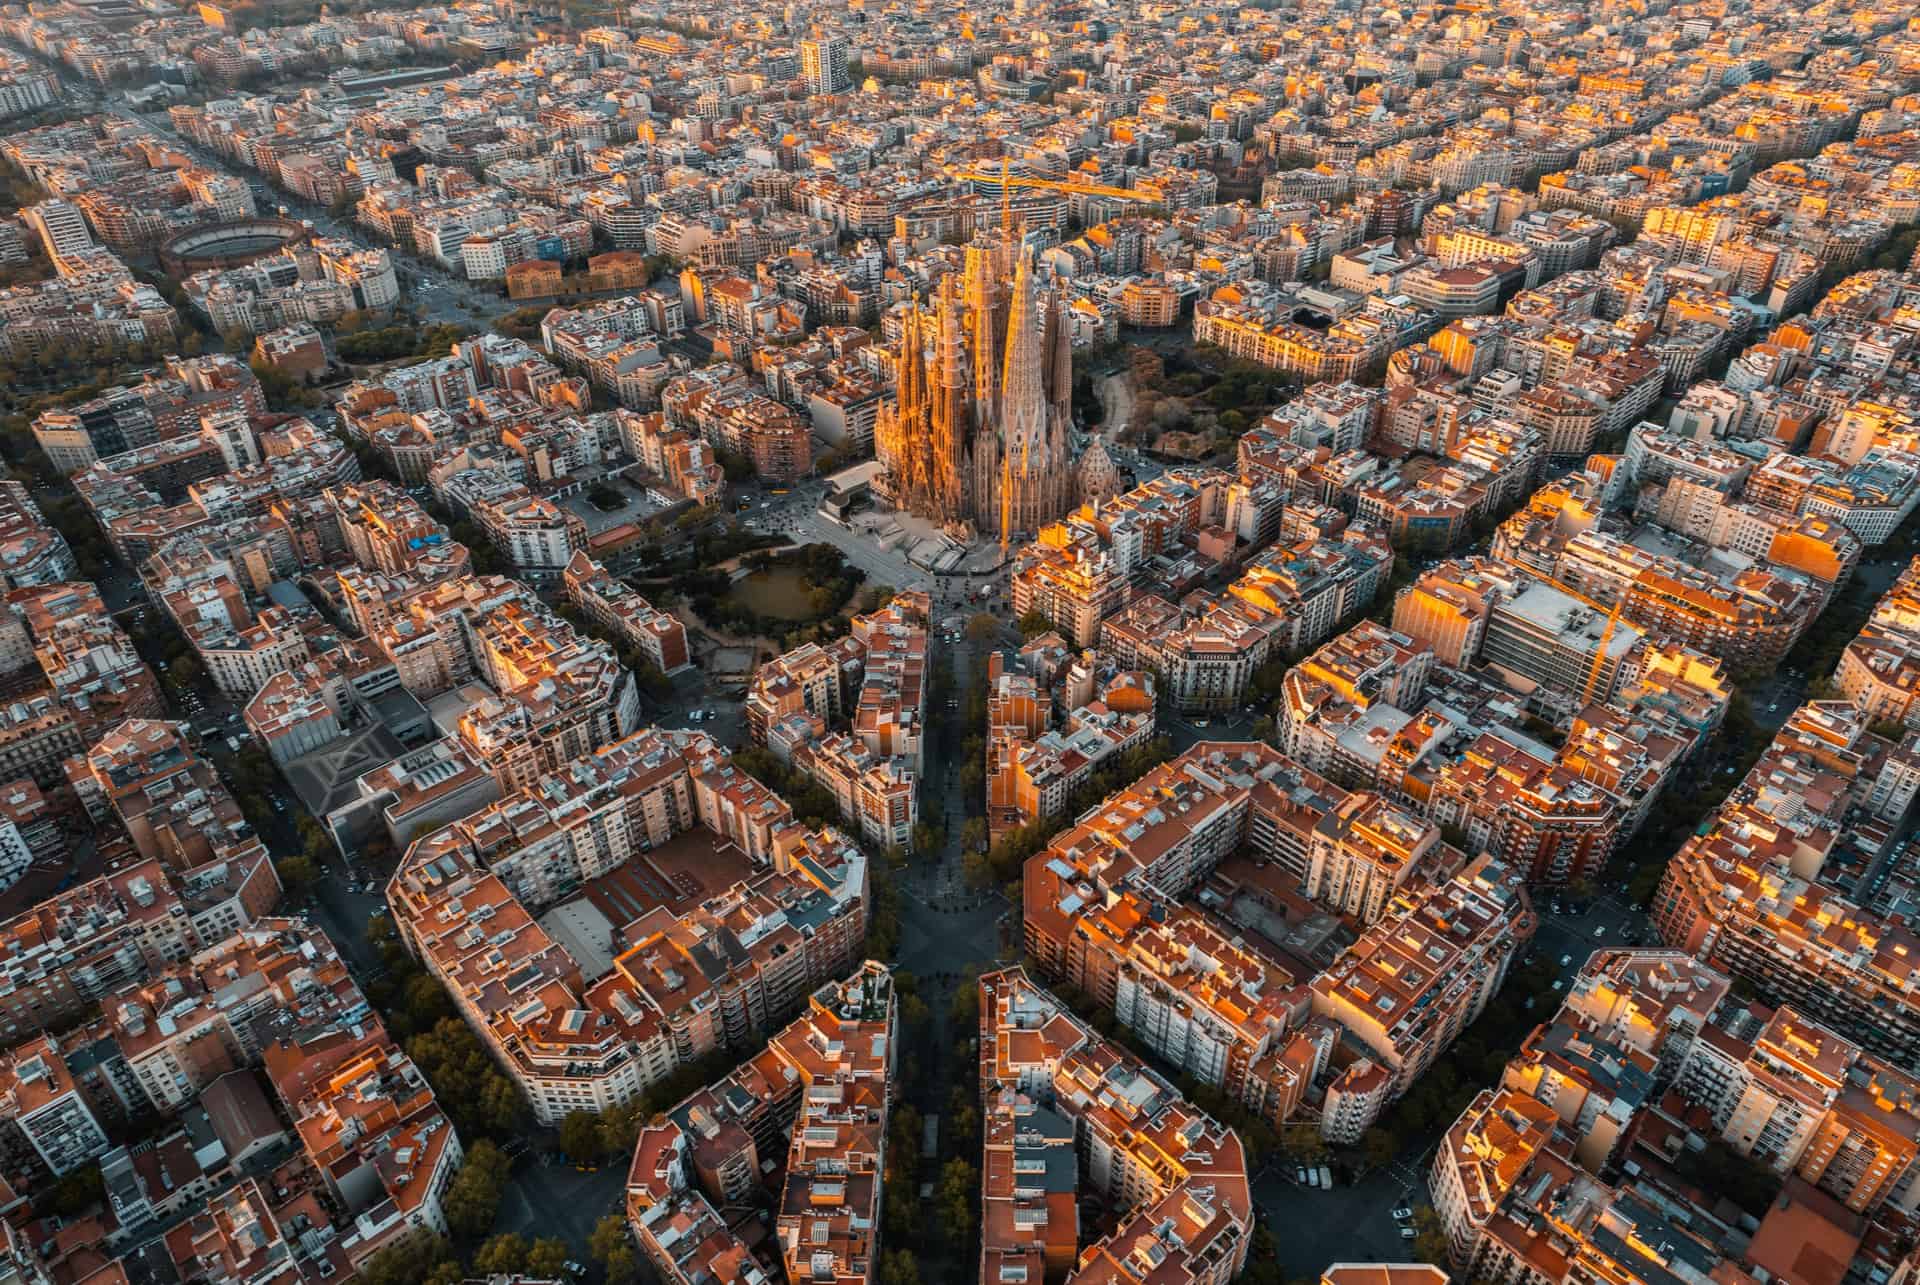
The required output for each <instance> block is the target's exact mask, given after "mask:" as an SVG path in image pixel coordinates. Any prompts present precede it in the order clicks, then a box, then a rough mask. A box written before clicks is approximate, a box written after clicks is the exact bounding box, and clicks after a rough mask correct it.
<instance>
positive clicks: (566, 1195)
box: [493, 1152, 644, 1273]
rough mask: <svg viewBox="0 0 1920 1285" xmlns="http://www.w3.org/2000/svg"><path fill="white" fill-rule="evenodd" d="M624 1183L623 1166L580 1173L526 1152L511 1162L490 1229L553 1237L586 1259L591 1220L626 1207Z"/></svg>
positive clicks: (588, 1255) (528, 1236)
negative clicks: (505, 1186) (496, 1214)
mask: <svg viewBox="0 0 1920 1285" xmlns="http://www.w3.org/2000/svg"><path fill="white" fill-rule="evenodd" d="M626 1183H627V1170H626V1166H625V1165H621V1164H608V1165H602V1166H600V1168H599V1169H597V1170H595V1171H594V1172H591V1173H583V1172H582V1171H580V1170H579V1169H576V1168H575V1167H574V1166H572V1165H569V1164H558V1165H548V1164H543V1163H541V1160H540V1156H539V1155H538V1154H536V1153H534V1152H529V1153H528V1154H526V1155H524V1156H522V1157H521V1158H520V1160H519V1162H518V1163H517V1164H515V1166H514V1169H513V1175H512V1177H511V1179H510V1180H509V1181H508V1183H507V1190H506V1193H505V1195H503V1196H502V1197H501V1200H500V1213H499V1215H498V1216H497V1217H496V1218H495V1220H494V1224H493V1231H494V1234H495V1235H501V1234H503V1233H506V1232H516V1233H518V1234H519V1235H522V1236H525V1237H526V1238H527V1239H528V1240H538V1239H540V1238H542V1237H552V1236H557V1237H559V1238H560V1239H562V1240H564V1241H566V1242H567V1244H568V1245H569V1246H571V1247H572V1256H573V1257H574V1258H575V1259H577V1260H579V1261H580V1262H583V1263H585V1262H590V1261H591V1256H590V1254H589V1252H588V1250H587V1242H588V1240H589V1239H590V1238H591V1237H592V1235H593V1225H594V1224H595V1223H597V1222H599V1221H600V1220H601V1219H602V1218H604V1217H605V1216H606V1215H608V1214H617V1213H620V1212H622V1211H623V1210H624V1208H625V1203H624V1202H625V1199H626ZM642 1261H644V1259H643V1260H642ZM595 1270H596V1273H597V1270H598V1269H597V1268H596V1269H595Z"/></svg>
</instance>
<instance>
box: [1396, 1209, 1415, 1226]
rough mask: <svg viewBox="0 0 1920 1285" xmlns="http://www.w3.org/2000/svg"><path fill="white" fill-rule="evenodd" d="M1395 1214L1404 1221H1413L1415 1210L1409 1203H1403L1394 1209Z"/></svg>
mask: <svg viewBox="0 0 1920 1285" xmlns="http://www.w3.org/2000/svg"><path fill="white" fill-rule="evenodd" d="M1393 1216H1394V1217H1395V1218H1397V1219H1399V1220H1400V1221H1401V1222H1403V1223H1410V1222H1412V1221H1413V1210H1412V1208H1411V1207H1409V1206H1407V1205H1402V1206H1400V1208H1398V1209H1396V1210H1394V1211H1393Z"/></svg>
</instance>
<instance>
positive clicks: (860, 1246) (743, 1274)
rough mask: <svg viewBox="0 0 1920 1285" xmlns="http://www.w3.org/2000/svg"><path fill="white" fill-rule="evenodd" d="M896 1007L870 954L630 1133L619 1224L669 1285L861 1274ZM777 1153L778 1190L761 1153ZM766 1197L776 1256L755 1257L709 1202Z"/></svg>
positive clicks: (881, 1164)
mask: <svg viewBox="0 0 1920 1285" xmlns="http://www.w3.org/2000/svg"><path fill="white" fill-rule="evenodd" d="M897 1032H898V1004H897V999H896V997H895V995H894V992H893V979H892V977H891V976H890V975H889V974H888V972H887V970H886V969H885V968H884V967H883V966H882V965H880V964H877V963H875V962H873V961H871V960H869V961H867V962H866V963H864V964H863V965H861V966H860V968H859V969H858V970H857V971H856V972H855V973H854V974H853V975H852V976H851V977H849V978H847V979H846V980H845V981H841V982H832V983H828V984H826V985H824V986H821V987H819V988H818V989H816V990H815V991H814V992H813V993H812V994H811V995H810V996H809V997H808V1000H807V1005H806V1008H805V1010H804V1011H803V1012H802V1013H801V1014H800V1016H799V1017H797V1018H796V1019H795V1020H794V1021H793V1022H792V1023H791V1024H790V1025H789V1026H787V1027H786V1028H785V1029H784V1030H782V1031H780V1032H778V1033H777V1034H775V1035H774V1036H773V1037H772V1038H770V1039H769V1040H768V1041H767V1043H766V1047H765V1048H764V1049H763V1050H762V1051H760V1052H759V1053H757V1054H754V1055H753V1056H751V1057H749V1058H748V1059H747V1060H746V1061H745V1062H743V1063H742V1064H741V1065H740V1066H739V1068H738V1069H736V1070H735V1071H733V1072H732V1073H731V1074H730V1075H728V1076H726V1077H725V1078H724V1079H721V1080H719V1081H717V1082H715V1083H714V1084H711V1085H709V1086H707V1087H705V1088H703V1089H700V1090H698V1091H696V1092H695V1093H693V1094H692V1095H691V1096H689V1097H687V1098H686V1099H684V1100H683V1101H681V1102H680V1103H679V1104H677V1105H676V1106H674V1107H672V1108H670V1109H668V1110H667V1111H666V1112H665V1113H663V1114H662V1115H660V1116H657V1117H655V1119H654V1120H653V1121H651V1122H649V1123H648V1124H647V1125H646V1126H645V1127H643V1128H642V1129H641V1131H640V1138H639V1143H638V1145H637V1146H636V1147H635V1148H634V1155H633V1161H632V1164H631V1166H630V1167H629V1169H628V1172H627V1188H626V1214H627V1225H628V1228H629V1229H630V1230H631V1231H632V1233H633V1235H634V1237H635V1238H636V1239H637V1240H638V1241H639V1243H640V1247H641V1249H642V1251H643V1252H644V1253H645V1254H646V1255H647V1258H648V1260H649V1261H650V1262H651V1263H652V1264H653V1266H654V1268H655V1269H656V1270H657V1271H658V1272H659V1273H660V1276H661V1279H662V1280H664V1281H668V1282H671V1283H672V1285H694V1283H695V1282H699V1281H703V1280H715V1279H718V1280H729V1281H735V1282H739V1285H764V1282H767V1281H770V1280H773V1279H777V1276H776V1273H777V1272H778V1271H779V1270H781V1268H782V1267H784V1268H785V1269H786V1270H787V1271H789V1272H790V1273H791V1274H792V1276H791V1277H790V1278H796V1277H808V1278H812V1277H816V1276H817V1277H818V1278H819V1279H834V1280H843V1281H851V1280H870V1279H871V1278H872V1277H873V1275H874V1271H875V1266H876V1264H877V1263H878V1260H879V1244H878V1229H879V1226H880V1219H879V1206H880V1200H881V1195H882V1188H881V1178H882V1175H883V1173H884V1170H885V1134H886V1120H887V1112H888V1109H889V1106H890V1098H891V1085H892V1078H893V1076H894V1074H895V1073H896V1069H897V1056H898V1051H897V1045H896V1039H897ZM776 1152H784V1153H785V1154H786V1157H787V1163H786V1165H785V1166H784V1168H785V1181H784V1184H783V1187H782V1189H781V1190H780V1191H778V1192H774V1191H771V1190H769V1189H768V1186H767V1184H766V1183H765V1182H764V1180H763V1172H762V1163H763V1162H766V1163H767V1164H768V1165H769V1167H770V1166H771V1164H772V1162H773V1158H774V1156H775V1154H776ZM763 1202H764V1204H766V1205H767V1206H770V1208H771V1213H772V1222H773V1233H774V1234H773V1237H772V1238H771V1240H770V1241H769V1242H768V1244H767V1245H765V1246H764V1249H765V1250H766V1251H768V1252H769V1255H771V1252H772V1251H773V1250H775V1249H777V1250H778V1253H779V1257H780V1260H781V1261H780V1264H778V1265H776V1264H774V1263H773V1262H772V1261H770V1257H769V1261H762V1259H761V1258H759V1257H756V1255H755V1251H754V1249H753V1248H750V1247H749V1246H748V1245H747V1244H746V1243H745V1242H743V1241H742V1240H741V1239H740V1238H739V1237H738V1236H737V1235H736V1234H735V1233H734V1232H733V1231H732V1230H731V1229H730V1228H729V1226H728V1223H727V1222H726V1221H724V1220H723V1219H722V1218H721V1216H720V1214H719V1212H718V1210H719V1209H721V1208H737V1207H739V1206H741V1205H744V1204H751V1203H763Z"/></svg>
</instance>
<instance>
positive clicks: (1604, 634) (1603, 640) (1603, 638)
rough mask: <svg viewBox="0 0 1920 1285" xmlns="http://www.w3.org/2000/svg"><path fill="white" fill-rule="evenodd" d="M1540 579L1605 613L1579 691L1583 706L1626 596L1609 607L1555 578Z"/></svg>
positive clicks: (1622, 596) (1593, 683) (1604, 655)
mask: <svg viewBox="0 0 1920 1285" xmlns="http://www.w3.org/2000/svg"><path fill="white" fill-rule="evenodd" d="M1534 574H1536V575H1539V574H1540V573H1538V572H1535V573H1534ZM1540 578H1541V579H1542V580H1545V581H1546V582H1547V583H1548V584H1550V585H1552V586H1553V587H1554V588H1556V589H1558V590H1559V591H1560V592H1561V593H1564V594H1566V595H1567V596H1568V597H1570V598H1577V599H1579V600H1580V601H1581V602H1584V603H1585V604H1587V606H1589V607H1592V608H1593V609H1594V610H1595V611H1604V612H1606V613H1607V623H1606V626H1605V627H1604V628H1603V629H1601V631H1600V643H1599V645H1598V646H1597V647H1595V648H1594V650H1593V664H1592V665H1590V666H1588V667H1587V683H1586V686H1585V687H1583V688H1582V689H1581V691H1580V703H1581V704H1582V705H1585V704H1586V703H1587V702H1589V701H1591V700H1592V699H1593V689H1594V685H1595V684H1597V683H1598V682H1599V681H1600V670H1601V669H1602V668H1603V667H1604V666H1605V665H1606V663H1607V644H1608V643H1609V642H1611V641H1613V630H1614V627H1615V626H1616V625H1618V624H1619V623H1620V609H1621V608H1622V607H1623V606H1625V605H1626V601H1627V595H1626V594H1624V593H1623V594H1621V595H1620V598H1619V600H1618V601H1617V602H1615V603H1614V604H1613V605H1612V606H1611V607H1609V606H1607V605H1605V604H1604V603H1601V602H1599V601H1597V600H1595V599H1593V598H1589V597H1588V596H1587V595H1586V594H1584V593H1581V592H1580V591H1579V590H1578V589H1576V588H1574V587H1573V586H1572V585H1570V584H1568V583H1567V582H1566V581H1564V580H1561V579H1559V578H1558V577H1556V576H1549V575H1541V576H1540Z"/></svg>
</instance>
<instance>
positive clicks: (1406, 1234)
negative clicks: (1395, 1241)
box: [1400, 1227, 1420, 1240]
mask: <svg viewBox="0 0 1920 1285" xmlns="http://www.w3.org/2000/svg"><path fill="white" fill-rule="evenodd" d="M1419 1234H1420V1233H1419V1232H1417V1231H1415V1230H1414V1229H1413V1228H1411V1227H1402V1228H1401V1229H1400V1239H1401V1240H1412V1239H1413V1238H1414V1237H1415V1236H1418V1235H1419Z"/></svg>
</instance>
